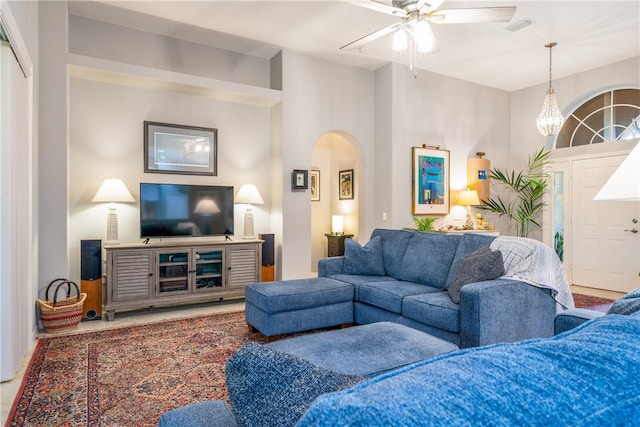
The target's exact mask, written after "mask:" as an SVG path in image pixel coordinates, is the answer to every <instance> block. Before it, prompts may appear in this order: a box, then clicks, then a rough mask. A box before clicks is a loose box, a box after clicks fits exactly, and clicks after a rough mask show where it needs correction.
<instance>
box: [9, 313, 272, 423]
mask: <svg viewBox="0 0 640 427" xmlns="http://www.w3.org/2000/svg"><path fill="white" fill-rule="evenodd" d="M248 341H257V342H264V336H263V335H261V334H259V333H255V334H253V333H250V332H249V328H248V326H247V323H246V321H245V318H244V312H237V313H228V314H216V315H210V316H204V317H197V318H191V319H185V320H175V321H168V322H162V323H154V324H150V325H141V326H132V327H127V328H121V329H114V330H109V331H99V332H91V333H84V334H77V335H68V336H60V337H54V338H44V339H40V340H38V344H37V348H36V350H35V351H34V354H33V357H32V360H31V364H30V366H29V368H28V369H27V371H26V373H25V377H24V380H23V385H22V392H21V393H19V395H18V396H17V397H16V402H15V403H14V409H13V411H12V413H10V414H9V418H8V420H7V425H9V426H155V425H157V422H158V419H159V417H160V415H162V413H164V412H165V411H168V410H170V409H173V408H177V407H180V406H184V405H188V404H190V403H195V402H200V401H203V400H216V399H225V400H226V398H227V390H226V387H225V375H224V364H225V362H226V360H227V359H228V358H229V357H231V355H232V354H233V353H235V352H236V351H237V350H239V349H240V347H242V346H243V345H244V344H245V343H247V342H248Z"/></svg>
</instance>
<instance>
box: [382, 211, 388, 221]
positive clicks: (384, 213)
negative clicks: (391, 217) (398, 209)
mask: <svg viewBox="0 0 640 427" xmlns="http://www.w3.org/2000/svg"><path fill="white" fill-rule="evenodd" d="M382 220H383V221H386V220H387V213H386V212H382Z"/></svg>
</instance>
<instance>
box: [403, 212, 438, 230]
mask: <svg viewBox="0 0 640 427" xmlns="http://www.w3.org/2000/svg"><path fill="white" fill-rule="evenodd" d="M436 219H438V218H435V217H432V216H423V217H417V216H414V217H413V222H415V223H416V228H409V227H405V228H404V229H405V230H409V231H435V230H434V227H433V223H434V222H435V221H436Z"/></svg>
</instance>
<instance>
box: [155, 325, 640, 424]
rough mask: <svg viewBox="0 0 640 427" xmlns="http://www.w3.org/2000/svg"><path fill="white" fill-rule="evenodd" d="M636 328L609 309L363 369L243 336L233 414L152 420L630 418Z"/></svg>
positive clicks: (212, 407)
mask: <svg viewBox="0 0 640 427" xmlns="http://www.w3.org/2000/svg"><path fill="white" fill-rule="evenodd" d="M639 336H640V313H636V314H631V315H618V314H608V315H606V316H601V317H599V318H596V319H593V320H591V321H587V322H586V323H584V324H582V325H581V326H578V327H576V328H574V329H571V330H569V331H568V332H565V333H562V334H560V335H557V336H555V337H553V338H536V339H532V340H527V341H522V342H518V343H505V344H495V345H491V346H485V347H478V348H472V349H466V350H460V351H455V352H452V353H447V354H444V355H441V356H438V357H435V358H432V359H429V360H425V361H422V362H418V363H415V364H412V365H409V366H405V367H402V368H399V369H396V370H393V371H391V372H388V373H386V374H383V375H380V376H376V377H374V378H369V379H365V378H358V377H354V376H352V375H344V374H339V373H337V372H335V371H331V370H325V369H321V368H318V367H315V366H313V365H311V364H310V363H309V362H307V361H305V360H303V359H298V358H296V357H293V356H291V355H289V354H286V353H281V352H278V351H273V350H271V349H269V348H268V347H267V346H261V345H257V344H249V345H247V346H245V347H243V349H242V350H240V351H239V352H238V353H236V355H234V356H233V357H232V358H231V359H230V361H229V362H228V363H227V388H228V390H229V395H230V396H231V401H232V403H233V414H232V413H231V412H230V411H229V409H228V408H227V407H226V405H224V403H223V402H221V401H212V402H201V403H198V404H195V405H190V406H186V407H182V408H178V409H175V410H173V411H169V412H167V413H165V414H164V415H163V416H162V417H161V419H160V426H161V427H172V426H180V427H196V426H198V427H201V426H205V425H208V426H222V425H225V426H233V425H236V422H238V424H240V425H248V426H267V425H282V426H288V425H297V426H337V425H366V426H393V425H398V426H424V425H429V426H453V425H455V426H479V425H483V426H484V425H501V426H502V425H527V426H544V427H554V426H567V425H571V426H583V427H586V426H594V427H595V426H603V425H611V426H614V425H615V426H633V425H638V424H637V423H638V420H640V375H639V374H638V373H639V372H640V340H639V339H638V337H639ZM267 368H268V369H267ZM253 372H259V375H252V374H251V373H253ZM247 373H249V374H247ZM274 390H277V391H278V395H277V396H274V395H273V393H274ZM265 395H269V396H271V397H270V398H269V399H265ZM256 401H259V402H261V403H260V405H258V406H256ZM262 414H266V415H267V416H268V417H270V418H269V419H270V420H271V421H273V422H268V423H267V422H264V421H263V418H262Z"/></svg>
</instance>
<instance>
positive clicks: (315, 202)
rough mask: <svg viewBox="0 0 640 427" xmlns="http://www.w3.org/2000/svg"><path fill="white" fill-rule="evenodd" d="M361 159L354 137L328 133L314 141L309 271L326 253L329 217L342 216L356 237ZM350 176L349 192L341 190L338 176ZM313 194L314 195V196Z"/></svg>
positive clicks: (348, 231) (347, 229)
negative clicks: (313, 190) (313, 187)
mask: <svg viewBox="0 0 640 427" xmlns="http://www.w3.org/2000/svg"><path fill="white" fill-rule="evenodd" d="M363 163H364V162H363V161H362V160H361V156H360V154H359V145H358V143H357V142H356V141H355V139H354V138H353V137H352V136H351V135H349V134H347V133H345V132H341V131H332V132H327V133H325V134H324V135H322V136H321V137H320V138H319V139H318V141H317V142H316V143H315V145H314V148H313V152H312V154H311V183H312V185H313V180H315V179H317V193H315V194H313V195H312V199H311V230H310V232H311V271H312V272H317V271H318V260H320V259H321V258H324V257H326V256H327V242H328V241H327V237H326V236H325V234H326V233H331V232H332V231H333V230H332V217H333V216H334V215H339V216H341V217H342V222H343V232H344V234H353V235H354V236H353V238H354V239H357V238H358V229H359V227H360V209H359V204H360V201H361V199H362V197H363V195H364V192H363V191H362V189H363V185H361V184H362V183H361V182H360V179H359V177H360V176H364V173H363V169H364V164H363ZM350 171H353V174H352V175H351V176H352V177H353V179H352V181H351V185H352V187H351V190H352V191H351V192H347V193H342V194H341V192H340V176H341V175H342V176H343V177H344V176H349V175H350ZM314 196H315V197H314Z"/></svg>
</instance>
